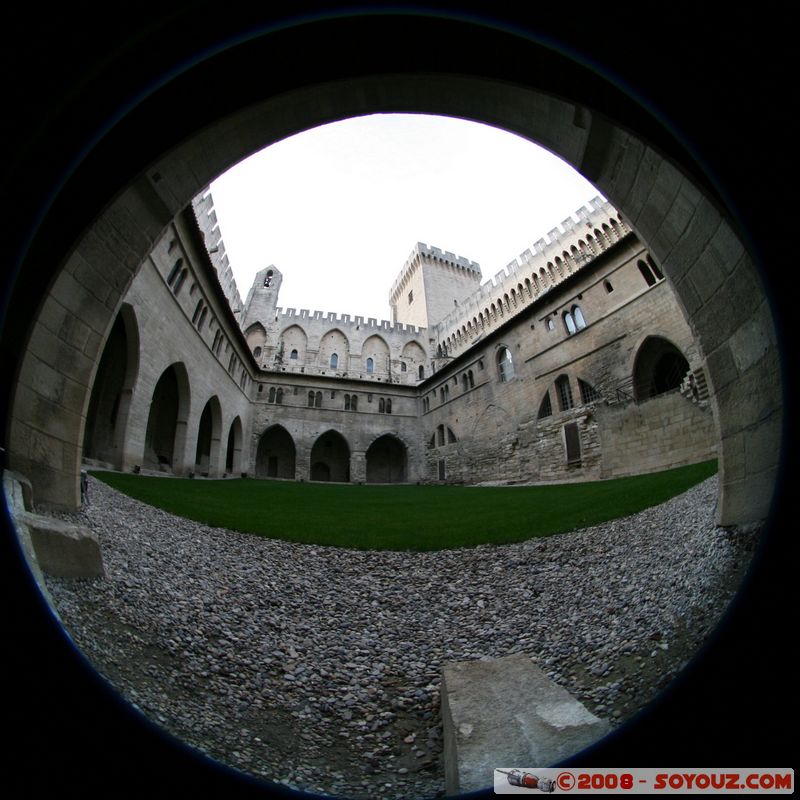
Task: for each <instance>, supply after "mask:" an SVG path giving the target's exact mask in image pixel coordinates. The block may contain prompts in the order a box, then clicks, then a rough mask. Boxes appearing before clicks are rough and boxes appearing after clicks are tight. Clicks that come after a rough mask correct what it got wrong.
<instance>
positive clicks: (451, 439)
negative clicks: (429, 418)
mask: <svg viewBox="0 0 800 800" xmlns="http://www.w3.org/2000/svg"><path fill="white" fill-rule="evenodd" d="M455 443H456V435H455V434H454V433H453V431H451V430H450V428H448V429H447V444H455Z"/></svg>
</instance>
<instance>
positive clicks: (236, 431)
mask: <svg viewBox="0 0 800 800" xmlns="http://www.w3.org/2000/svg"><path fill="white" fill-rule="evenodd" d="M225 472H226V473H227V474H228V475H235V474H236V473H239V472H242V420H241V419H240V418H239V417H238V416H237V417H235V418H234V420H233V422H231V425H230V428H229V429H228V441H227V445H226V447H225Z"/></svg>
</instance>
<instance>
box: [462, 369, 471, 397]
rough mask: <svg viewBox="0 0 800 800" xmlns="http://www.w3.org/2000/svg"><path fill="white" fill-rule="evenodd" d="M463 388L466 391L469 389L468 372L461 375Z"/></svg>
mask: <svg viewBox="0 0 800 800" xmlns="http://www.w3.org/2000/svg"><path fill="white" fill-rule="evenodd" d="M461 388H462V389H463V391H465V392H466V391H467V389H469V379H468V378H467V373H466V372H465V373H464V374H463V375H462V376H461Z"/></svg>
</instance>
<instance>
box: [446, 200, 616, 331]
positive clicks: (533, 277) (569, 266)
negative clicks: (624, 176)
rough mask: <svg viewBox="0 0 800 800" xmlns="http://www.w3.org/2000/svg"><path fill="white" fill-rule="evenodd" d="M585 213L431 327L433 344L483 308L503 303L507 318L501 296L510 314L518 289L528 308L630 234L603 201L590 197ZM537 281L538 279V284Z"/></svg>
mask: <svg viewBox="0 0 800 800" xmlns="http://www.w3.org/2000/svg"><path fill="white" fill-rule="evenodd" d="M589 206H590V207H588V208H587V207H586V206H582V207H581V208H579V209H578V210H577V211H576V212H575V216H576V217H577V220H576V219H575V218H573V217H568V218H567V219H565V220H563V221H562V222H561V225H560V226H559V227H556V228H553V229H551V230H550V231H549V232H548V234H547V237H546V238H542V239H538V240H537V241H536V242H535V243H534V244H533V247H532V248H528V249H527V250H525V251H524V252H523V253H522V254H521V255H520V256H518V257H517V258H515V259H514V260H513V261H510V262H509V263H508V264H507V265H506V266H505V267H504V268H503V269H501V270H499V271H498V272H497V273H495V275H494V277H493V278H491V279H490V280H489V281H487V282H486V283H483V284H481V286H480V287H479V288H478V289H477V290H476V291H475V292H474V293H473V294H472V295H470V296H469V297H468V298H466V299H465V300H464V301H462V302H461V303H460V304H459V305H458V306H457V307H456V308H454V309H453V310H452V311H451V312H450V313H449V314H448V315H447V316H446V317H445V318H444V319H443V320H441V321H440V322H439V323H438V324H436V325H434V326H432V327H431V330H432V331H435V332H436V334H437V336H438V338H439V340H440V341H444V340H446V339H447V338H448V337H450V335H451V334H452V333H453V332H456V331H459V330H463V329H464V327H465V325H466V324H467V322H468V320H471V319H472V318H473V317H475V316H476V315H479V314H480V313H481V312H482V311H485V309H486V306H487V303H489V304H491V302H495V303H498V302H499V303H503V302H504V301H505V306H504V307H505V308H507V309H509V312H510V313H514V312H513V311H511V309H510V308H509V303H508V299H507V296H509V295H510V296H513V297H514V298H515V300H514V309H516V308H518V307H521V306H522V305H525V304H527V303H526V302H523V301H522V300H520V299H519V297H520V294H521V293H520V292H519V291H518V290H519V287H520V285H522V286H524V288H525V289H526V290H527V292H528V297H527V301H528V302H530V301H532V300H534V299H536V298H538V297H539V296H541V295H542V294H544V293H545V292H547V291H549V290H550V289H551V288H552V287H553V286H555V285H556V284H558V283H559V282H560V281H561V280H563V278H565V277H566V276H567V275H568V274H571V273H573V272H576V271H578V270H580V269H582V268H583V267H585V266H586V265H587V264H589V263H591V262H592V261H593V260H594V259H595V258H596V257H597V256H598V255H600V253H601V252H603V251H604V250H606V249H607V248H608V247H609V246H610V245H611V244H613V243H614V242H615V241H617V240H619V239H620V238H622V237H623V236H626V235H627V234H628V233H630V229H629V228H628V226H627V225H626V224H625V222H624V220H622V218H621V217H620V215H619V212H618V211H617V210H616V209H615V208H614V207H613V206H612V205H611V203H609V202H608V201H607V200H603V199H601V198H600V197H595V198H594V199H592V200H591V201H590V203H589ZM539 276H542V279H541V280H540V279H539Z"/></svg>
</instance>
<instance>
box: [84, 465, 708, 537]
mask: <svg viewBox="0 0 800 800" xmlns="http://www.w3.org/2000/svg"><path fill="white" fill-rule="evenodd" d="M716 472H717V461H716V459H713V460H710V461H705V462H702V463H699V464H692V465H689V466H685V467H678V468H676V469H671V470H666V471H663V472H657V473H651V474H646V475H637V476H632V477H627V478H617V479H613V480H605V481H591V482H586V483H564V484H549V485H537V486H502V487H496V486H493V487H486V486H454V485H369V484H367V485H352V484H330V483H327V484H326V483H303V482H299V483H298V482H294V481H280V480H259V479H250V478H238V479H224V480H207V479H189V478H172V477H159V476H146V475H131V474H123V473H116V472H104V471H96V472H92V473H91V474H92V475H93V476H94V477H95V478H97V479H99V480H101V481H103V482H105V483H106V484H108V485H109V486H111V487H113V488H114V489H117V490H118V491H121V492H123V493H125V494H127V495H129V496H131V497H133V498H135V499H137V500H140V501H142V502H144V503H147V504H149V505H152V506H155V507H157V508H160V509H163V510H165V511H168V512H169V513H172V514H175V515H177V516H181V517H186V518H188V519H191V520H194V521H196V522H202V523H205V524H208V525H212V526H215V527H219V528H226V529H229V530H234V531H239V532H243V533H252V534H256V535H258V536H263V537H267V538H272V539H280V540H284V541H291V542H299V543H307V544H317V545H325V546H334V547H345V548H355V549H359V550H396V551H434V550H448V549H454V548H462V547H474V546H477V545H483V544H510V543H513V542H521V541H525V540H527V539H531V538H535V537H542V536H549V535H552V534H556V533H564V532H566V531H571V530H575V529H579V528H585V527H589V526H591V525H596V524H599V523H602V522H607V521H609V520H612V519H617V518H620V517H626V516H630V515H632V514H635V513H638V512H639V511H642V510H643V509H645V508H649V507H651V506H654V505H658V504H660V503H663V502H665V501H667V500H669V499H670V498H672V497H675V496H676V495H679V494H681V493H683V492H685V491H686V490H688V489H689V488H691V487H692V486H695V485H696V484H698V483H700V482H701V481H703V480H705V479H706V478H709V477H710V476H711V475H714V474H715V473H716Z"/></svg>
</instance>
